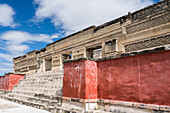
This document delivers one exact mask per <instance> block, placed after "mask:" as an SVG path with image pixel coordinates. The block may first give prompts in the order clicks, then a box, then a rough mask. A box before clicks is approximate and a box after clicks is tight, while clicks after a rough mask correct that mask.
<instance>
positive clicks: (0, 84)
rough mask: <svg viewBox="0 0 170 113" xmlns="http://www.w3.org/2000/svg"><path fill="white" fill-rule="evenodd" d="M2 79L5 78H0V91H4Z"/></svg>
mask: <svg viewBox="0 0 170 113" xmlns="http://www.w3.org/2000/svg"><path fill="white" fill-rule="evenodd" d="M4 79H5V76H0V90H4Z"/></svg>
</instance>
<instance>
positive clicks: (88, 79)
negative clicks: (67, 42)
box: [63, 60, 97, 99]
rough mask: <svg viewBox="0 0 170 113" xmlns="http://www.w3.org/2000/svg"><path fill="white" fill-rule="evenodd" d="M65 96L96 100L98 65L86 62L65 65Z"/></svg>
mask: <svg viewBox="0 0 170 113" xmlns="http://www.w3.org/2000/svg"><path fill="white" fill-rule="evenodd" d="M63 96H64V97H72V98H81V99H96V98H97V63H96V62H93V61H88V60H86V61H85V60H84V61H78V62H72V63H67V64H65V65H64V80H63Z"/></svg>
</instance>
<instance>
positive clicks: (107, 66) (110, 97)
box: [63, 48, 170, 111]
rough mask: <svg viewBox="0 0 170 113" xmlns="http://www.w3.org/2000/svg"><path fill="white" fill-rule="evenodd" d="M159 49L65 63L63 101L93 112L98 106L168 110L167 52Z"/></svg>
mask: <svg viewBox="0 0 170 113" xmlns="http://www.w3.org/2000/svg"><path fill="white" fill-rule="evenodd" d="M157 50H158V52H156V51H157ZM159 50H161V48H157V49H156V51H155V50H152V51H143V52H139V53H133V54H132V53H131V55H130V56H128V54H122V55H120V56H119V57H117V58H114V57H113V58H112V57H110V58H108V59H100V60H97V61H90V60H86V59H79V60H74V61H67V62H65V64H64V79H63V99H64V100H67V101H69V100H70V101H73V102H80V103H85V108H86V107H88V106H86V104H87V105H90V106H94V108H92V109H95V107H96V105H95V103H98V104H99V106H101V107H103V106H105V107H106V108H109V107H111V106H112V105H121V106H126V107H127V106H128V107H129V106H131V107H135V108H144V109H152V110H162V111H169V110H170V109H169V108H170V107H169V106H170V100H169V90H170V89H169V78H170V67H169V63H170V57H169V56H170V50H164V51H159ZM152 52H153V53H152ZM134 54H136V55H134ZM109 109H110V108H109Z"/></svg>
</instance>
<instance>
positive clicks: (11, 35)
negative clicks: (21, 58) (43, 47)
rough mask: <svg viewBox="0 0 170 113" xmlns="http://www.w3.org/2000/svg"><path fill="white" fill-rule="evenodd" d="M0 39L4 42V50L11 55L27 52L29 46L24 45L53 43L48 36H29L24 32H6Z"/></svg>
mask: <svg viewBox="0 0 170 113" xmlns="http://www.w3.org/2000/svg"><path fill="white" fill-rule="evenodd" d="M0 39H1V40H3V41H5V42H6V47H5V49H6V50H7V51H8V52H10V53H11V54H13V55H20V54H23V53H24V52H25V51H26V50H29V46H28V45H26V44H25V43H32V42H47V43H51V42H53V40H52V39H51V38H50V36H49V35H46V34H30V33H27V32H24V31H8V32H5V33H3V34H2V35H1V36H0Z"/></svg>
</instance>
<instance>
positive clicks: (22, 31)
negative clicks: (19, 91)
mask: <svg viewBox="0 0 170 113" xmlns="http://www.w3.org/2000/svg"><path fill="white" fill-rule="evenodd" d="M158 1H159V0H154V1H153V0H128V2H127V0H119V1H118V0H0V75H4V73H6V72H12V71H13V69H12V58H13V57H17V56H19V55H23V54H25V53H27V52H29V51H32V50H35V49H37V50H39V49H41V48H43V47H45V46H46V45H47V44H49V43H51V42H53V41H56V40H58V39H60V38H63V37H64V36H67V35H69V34H71V33H74V32H76V31H79V30H81V29H84V28H86V27H89V26H91V25H100V24H103V23H105V22H108V21H110V20H113V19H115V18H118V17H120V16H122V15H124V14H127V13H128V12H129V11H131V12H133V11H135V10H138V9H140V8H143V7H145V6H148V5H151V4H153V3H156V2H158Z"/></svg>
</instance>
